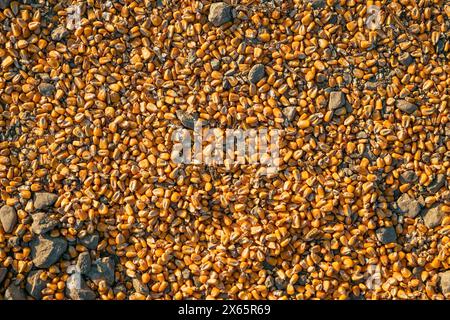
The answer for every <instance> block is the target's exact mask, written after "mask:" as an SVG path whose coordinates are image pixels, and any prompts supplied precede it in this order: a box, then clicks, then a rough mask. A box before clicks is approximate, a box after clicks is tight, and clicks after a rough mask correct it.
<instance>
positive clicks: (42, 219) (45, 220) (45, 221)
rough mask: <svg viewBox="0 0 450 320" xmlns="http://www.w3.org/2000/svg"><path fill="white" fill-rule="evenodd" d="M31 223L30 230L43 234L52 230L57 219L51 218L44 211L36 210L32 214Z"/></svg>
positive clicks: (56, 223)
mask: <svg viewBox="0 0 450 320" xmlns="http://www.w3.org/2000/svg"><path fill="white" fill-rule="evenodd" d="M32 218H33V223H32V224H31V231H33V232H34V233H35V234H44V233H47V232H49V231H51V230H53V229H54V228H55V227H56V226H57V225H58V224H59V222H58V220H56V219H53V218H52V217H50V215H49V214H48V213H46V212H38V213H35V214H33V215H32Z"/></svg>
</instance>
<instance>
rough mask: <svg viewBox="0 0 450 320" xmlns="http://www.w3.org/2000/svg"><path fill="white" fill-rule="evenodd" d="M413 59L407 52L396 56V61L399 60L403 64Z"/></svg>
mask: <svg viewBox="0 0 450 320" xmlns="http://www.w3.org/2000/svg"><path fill="white" fill-rule="evenodd" d="M413 61H414V59H413V58H412V57H411V55H410V54H409V52H404V53H402V54H401V55H399V56H398V62H400V63H401V64H402V65H404V66H406V67H407V66H409V65H410V64H411V63H413Z"/></svg>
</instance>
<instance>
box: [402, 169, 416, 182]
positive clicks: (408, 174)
mask: <svg viewBox="0 0 450 320" xmlns="http://www.w3.org/2000/svg"><path fill="white" fill-rule="evenodd" d="M418 178H419V177H418V176H417V174H416V173H415V172H414V171H413V170H407V171H405V172H403V173H402V174H401V175H400V182H401V183H415V182H416V181H417V179H418Z"/></svg>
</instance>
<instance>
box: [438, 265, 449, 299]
mask: <svg viewBox="0 0 450 320" xmlns="http://www.w3.org/2000/svg"><path fill="white" fill-rule="evenodd" d="M439 285H440V286H441V290H442V293H443V294H448V293H450V270H449V271H446V272H442V273H439Z"/></svg>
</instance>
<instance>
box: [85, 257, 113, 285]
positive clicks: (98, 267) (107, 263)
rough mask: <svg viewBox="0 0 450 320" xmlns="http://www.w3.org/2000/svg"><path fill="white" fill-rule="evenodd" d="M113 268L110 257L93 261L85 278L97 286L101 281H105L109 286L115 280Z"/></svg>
mask: <svg viewBox="0 0 450 320" xmlns="http://www.w3.org/2000/svg"><path fill="white" fill-rule="evenodd" d="M114 266H115V263H114V260H113V259H112V258H111V257H105V258H99V259H97V260H95V261H94V263H93V264H92V266H91V270H89V272H88V274H87V276H88V277H89V278H90V279H91V280H92V281H93V282H94V283H95V284H98V283H99V282H100V281H101V280H105V281H106V283H107V284H108V285H109V286H111V285H112V284H113V283H114V280H115V275H114Z"/></svg>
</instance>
